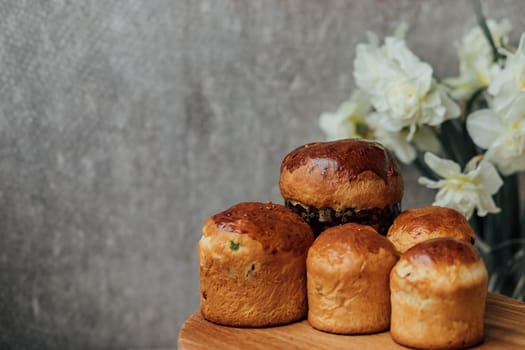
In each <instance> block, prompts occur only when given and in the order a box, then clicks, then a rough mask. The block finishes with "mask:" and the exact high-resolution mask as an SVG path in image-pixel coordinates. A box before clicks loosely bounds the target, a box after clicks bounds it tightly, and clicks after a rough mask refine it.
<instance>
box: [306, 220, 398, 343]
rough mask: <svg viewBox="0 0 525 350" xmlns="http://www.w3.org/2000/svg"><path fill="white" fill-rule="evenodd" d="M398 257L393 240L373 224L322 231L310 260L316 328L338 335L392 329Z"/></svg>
mask: <svg viewBox="0 0 525 350" xmlns="http://www.w3.org/2000/svg"><path fill="white" fill-rule="evenodd" d="M397 260H398V255H397V252H396V250H395V248H394V247H393V246H392V244H391V243H390V242H389V241H388V240H387V239H386V238H385V237H384V236H381V235H380V234H378V233H377V232H376V231H375V230H374V229H373V228H372V227H370V226H365V225H360V224H355V223H348V224H344V225H340V226H335V227H332V228H329V229H327V230H326V231H324V232H323V233H321V235H319V237H317V239H316V240H315V242H314V243H313V245H312V247H311V248H310V250H309V251H308V257H307V260H306V269H307V276H308V277H307V281H308V307H309V310H308V321H309V322H310V324H311V325H312V327H314V328H316V329H319V330H322V331H326V332H331V333H338V334H361V333H373V332H380V331H383V330H386V329H388V326H389V324H390V290H389V282H388V278H389V277H388V276H389V274H390V270H391V269H392V266H394V264H395V263H396V261H397Z"/></svg>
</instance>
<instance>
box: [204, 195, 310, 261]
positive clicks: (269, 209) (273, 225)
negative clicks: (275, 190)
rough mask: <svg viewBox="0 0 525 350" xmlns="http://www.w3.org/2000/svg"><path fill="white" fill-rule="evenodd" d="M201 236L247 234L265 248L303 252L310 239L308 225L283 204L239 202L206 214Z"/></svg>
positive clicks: (307, 246)
mask: <svg viewBox="0 0 525 350" xmlns="http://www.w3.org/2000/svg"><path fill="white" fill-rule="evenodd" d="M202 231H203V234H204V236H210V235H214V234H218V233H220V232H229V233H236V234H240V235H248V236H249V237H250V238H252V239H254V240H256V241H258V242H260V243H261V245H262V246H263V248H264V249H265V250H271V251H273V252H275V251H294V252H299V253H303V252H305V251H306V250H307V249H308V248H309V247H310V245H311V244H312V241H313V233H312V229H311V228H310V226H309V225H308V224H307V223H306V222H305V221H304V220H303V219H301V217H299V216H298V215H297V214H295V213H293V212H292V211H291V210H290V209H288V208H286V207H285V206H283V205H279V204H274V203H271V202H268V203H258V202H243V203H239V204H237V205H234V206H232V207H231V208H229V209H227V210H225V211H223V212H220V213H218V214H215V215H213V216H212V217H210V218H209V219H208V220H207V221H206V222H205V224H204V226H203V229H202Z"/></svg>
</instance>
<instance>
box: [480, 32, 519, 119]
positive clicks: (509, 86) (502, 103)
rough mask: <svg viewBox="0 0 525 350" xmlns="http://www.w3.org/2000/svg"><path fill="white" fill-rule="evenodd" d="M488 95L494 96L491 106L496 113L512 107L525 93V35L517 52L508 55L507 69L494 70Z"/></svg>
mask: <svg viewBox="0 0 525 350" xmlns="http://www.w3.org/2000/svg"><path fill="white" fill-rule="evenodd" d="M488 93H489V94H490V95H492V96H493V99H492V104H491V106H492V108H493V109H494V110H496V111H501V110H503V109H505V108H506V107H508V106H510V105H511V104H512V102H513V101H514V100H515V99H516V98H518V96H520V95H521V94H524V93H525V33H523V34H522V35H521V39H520V44H519V46H518V49H517V50H516V52H515V53H513V54H508V55H507V60H506V62H505V67H504V68H500V67H499V66H494V68H493V69H492V72H491V81H490V85H489V88H488Z"/></svg>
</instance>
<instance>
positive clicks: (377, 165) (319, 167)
mask: <svg viewBox="0 0 525 350" xmlns="http://www.w3.org/2000/svg"><path fill="white" fill-rule="evenodd" d="M279 186H280V189H281V194H282V195H283V197H284V198H285V199H287V200H292V201H297V202H299V203H302V204H304V205H308V206H315V207H317V208H333V209H336V210H340V209H346V208H360V209H362V208H384V207H385V206H387V205H391V204H395V203H399V202H400V201H401V199H402V197H403V178H402V176H401V172H400V170H399V169H398V167H397V163H396V161H395V158H394V157H393V156H392V154H391V153H390V152H389V151H388V150H387V149H385V148H384V147H383V146H381V145H380V144H379V143H377V142H373V141H368V140H363V139H346V140H338V141H332V142H317V143H310V144H306V145H303V146H301V147H299V148H297V149H295V150H293V151H292V152H290V153H289V154H288V155H287V156H286V157H285V158H284V159H283V162H282V164H281V177H280V181H279Z"/></svg>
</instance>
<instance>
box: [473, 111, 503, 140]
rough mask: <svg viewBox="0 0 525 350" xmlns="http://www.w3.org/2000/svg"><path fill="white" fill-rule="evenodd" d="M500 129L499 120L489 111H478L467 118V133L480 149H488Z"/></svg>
mask: <svg viewBox="0 0 525 350" xmlns="http://www.w3.org/2000/svg"><path fill="white" fill-rule="evenodd" d="M501 129H502V123H501V120H500V119H499V118H498V116H497V115H496V114H495V113H494V112H493V111H492V110H490V109H480V110H478V111H476V112H474V113H471V114H470V115H469V116H468V117H467V131H468V133H469V135H470V137H471V138H472V141H474V143H475V144H476V145H478V146H479V147H481V148H484V149H487V148H489V147H490V146H491V144H492V143H493V142H494V140H496V139H497V138H498V136H499V134H500V133H501Z"/></svg>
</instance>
